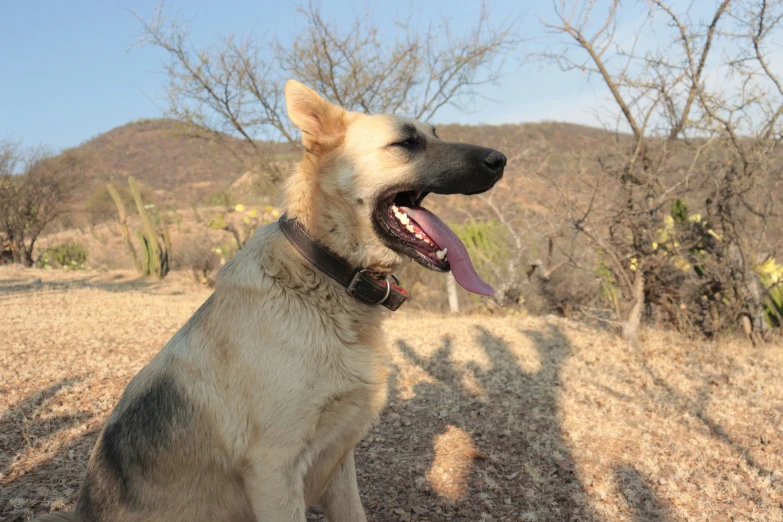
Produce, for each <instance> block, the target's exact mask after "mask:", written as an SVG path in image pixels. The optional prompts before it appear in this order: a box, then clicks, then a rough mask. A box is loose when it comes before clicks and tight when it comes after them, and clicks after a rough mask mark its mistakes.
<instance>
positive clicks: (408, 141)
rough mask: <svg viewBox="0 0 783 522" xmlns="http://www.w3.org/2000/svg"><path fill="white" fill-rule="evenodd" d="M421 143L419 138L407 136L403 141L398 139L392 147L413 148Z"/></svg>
mask: <svg viewBox="0 0 783 522" xmlns="http://www.w3.org/2000/svg"><path fill="white" fill-rule="evenodd" d="M418 144H419V140H417V139H416V138H405V139H404V140H402V141H396V142H394V143H392V147H402V148H404V149H412V148H414V147H416V145H418Z"/></svg>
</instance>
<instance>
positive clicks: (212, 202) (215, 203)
mask: <svg viewBox="0 0 783 522" xmlns="http://www.w3.org/2000/svg"><path fill="white" fill-rule="evenodd" d="M203 203H204V204H205V205H207V206H210V207H223V208H225V209H226V210H229V209H231V207H233V206H234V197H233V196H232V195H231V194H230V193H229V192H227V191H225V190H222V189H221V190H218V191H217V192H213V193H212V194H210V195H208V196H207V197H205V198H204V202H203Z"/></svg>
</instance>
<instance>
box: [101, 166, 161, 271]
mask: <svg viewBox="0 0 783 522" xmlns="http://www.w3.org/2000/svg"><path fill="white" fill-rule="evenodd" d="M128 185H130V190H131V194H132V195H133V200H134V201H135V202H136V209H137V210H138V212H139V216H140V217H141V224H142V230H137V231H136V235H137V237H138V239H139V245H140V247H141V254H137V253H136V249H135V248H134V247H133V242H132V241H131V238H130V233H129V232H128V225H127V217H128V216H127V213H126V211H125V205H124V204H123V202H122V199H121V198H120V195H119V193H118V192H117V190H116V189H115V188H114V187H113V186H112V185H111V184H108V185H106V188H107V189H108V190H109V194H110V195H111V197H112V199H113V200H114V203H115V205H117V212H118V214H119V223H120V230H121V231H122V237H123V239H124V240H125V246H126V247H127V249H128V252H130V254H131V257H132V258H133V265H134V266H135V267H136V270H138V271H139V272H141V273H142V274H144V275H154V276H155V277H157V278H158V279H163V278H164V277H166V274H168V273H169V256H170V253H171V239H170V237H169V230H168V227H167V226H166V224H165V221H163V220H161V222H162V223H163V224H162V225H161V227H160V228H161V230H160V231H158V230H157V229H156V228H155V227H154V226H153V225H152V221H151V220H150V217H149V215H148V214H147V209H146V208H145V207H144V201H143V200H142V199H141V193H140V192H139V187H138V185H137V184H136V180H135V179H134V178H133V176H131V177H129V178H128ZM161 243H162V244H161Z"/></svg>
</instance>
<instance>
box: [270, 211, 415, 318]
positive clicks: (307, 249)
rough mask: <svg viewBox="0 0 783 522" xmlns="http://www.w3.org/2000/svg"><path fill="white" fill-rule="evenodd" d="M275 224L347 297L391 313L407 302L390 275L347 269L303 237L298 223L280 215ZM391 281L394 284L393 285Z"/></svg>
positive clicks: (304, 234) (349, 266)
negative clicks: (335, 282)
mask: <svg viewBox="0 0 783 522" xmlns="http://www.w3.org/2000/svg"><path fill="white" fill-rule="evenodd" d="M279 223H280V228H282V229H283V234H285V237H286V238H288V241H290V242H291V244H292V245H293V246H294V248H296V250H297V251H298V252H299V253H300V254H302V257H304V258H305V259H307V260H308V261H309V262H310V263H312V264H313V265H315V266H316V267H317V268H318V269H319V270H320V271H321V272H323V273H324V274H326V275H328V276H329V277H331V278H332V279H334V280H335V281H337V282H338V283H340V284H341V285H343V286H344V287H345V290H346V291H347V292H348V294H349V295H352V296H355V297H357V298H359V299H361V300H362V301H364V302H365V303H367V304H371V305H373V304H379V305H383V306H385V307H386V308H388V309H389V310H391V311H395V310H397V309H398V308H399V307H400V306H402V303H404V302H405V300H406V299H408V292H407V291H406V290H405V289H404V288H402V287H400V286H398V284H399V280H398V279H397V276H395V275H394V274H382V273H379V272H374V271H372V270H370V269H368V268H356V267H353V266H351V265H350V264H348V262H347V261H345V260H344V259H342V258H341V257H340V256H338V255H337V254H335V253H334V252H332V251H331V250H329V249H328V248H326V247H325V246H323V245H320V244H318V242H317V241H316V240H315V239H313V238H311V237H310V236H309V235H308V234H307V232H306V231H305V229H304V227H303V226H302V225H301V223H299V222H298V221H297V220H296V219H291V218H289V217H288V215H287V214H283V215H282V216H280V220H279ZM392 279H393V280H394V281H395V282H396V283H397V284H394V282H392Z"/></svg>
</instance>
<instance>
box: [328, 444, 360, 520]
mask: <svg viewBox="0 0 783 522" xmlns="http://www.w3.org/2000/svg"><path fill="white" fill-rule="evenodd" d="M320 504H321V507H323V509H324V512H326V518H327V519H328V520H329V522H367V516H366V515H365V514H364V509H362V502H361V500H360V499H359V486H358V485H357V484H356V467H355V466H354V462H353V450H351V451H349V452H348V455H346V457H345V459H343V462H342V464H340V467H339V468H337V471H336V472H335V473H334V475H332V479H331V481H330V482H329V486H327V488H326V491H324V494H323V495H322V496H321V499H320Z"/></svg>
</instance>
